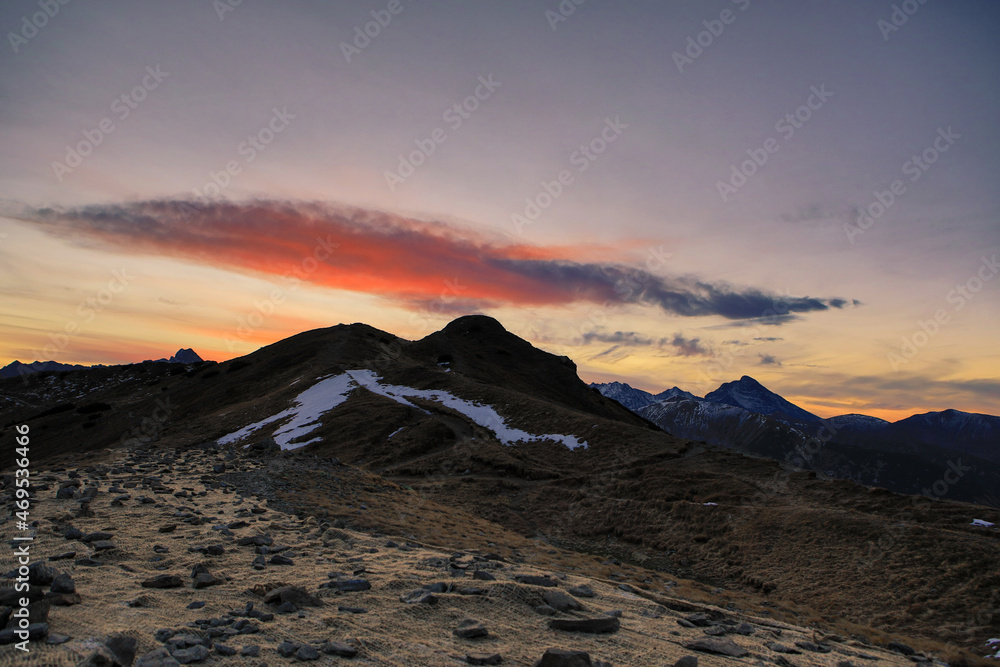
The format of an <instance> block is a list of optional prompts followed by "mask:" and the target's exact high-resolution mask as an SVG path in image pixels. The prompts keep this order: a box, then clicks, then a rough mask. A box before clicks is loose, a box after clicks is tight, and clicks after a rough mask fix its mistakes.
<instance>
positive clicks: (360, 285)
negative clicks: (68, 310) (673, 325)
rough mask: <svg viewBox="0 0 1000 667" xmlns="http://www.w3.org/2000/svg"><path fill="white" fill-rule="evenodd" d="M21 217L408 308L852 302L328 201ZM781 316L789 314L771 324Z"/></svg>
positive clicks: (702, 312)
mask: <svg viewBox="0 0 1000 667" xmlns="http://www.w3.org/2000/svg"><path fill="white" fill-rule="evenodd" d="M18 217H19V218H20V219H22V220H27V221H30V222H33V223H35V224H36V225H37V226H38V227H40V228H41V229H43V230H44V231H46V232H47V233H49V234H51V235H54V236H59V237H63V238H67V239H70V240H72V241H74V242H76V243H78V244H82V245H86V246H89V247H97V248H103V249H111V250H119V251H122V252H129V253H147V254H152V255H161V256H167V257H173V258H177V259H182V260H186V261H191V262H197V263H200V264H207V265H211V266H215V267H218V268H224V269H228V270H234V271H241V272H245V273H252V274H258V275H259V274H264V275H270V276H272V277H274V278H280V279H282V280H284V281H289V282H294V281H299V282H303V281H304V282H309V283H312V284H315V285H318V286H322V287H328V288H333V289H341V290H349V291H355V292H364V293H368V294H376V295H379V296H383V297H385V298H389V299H393V300H396V301H398V302H400V303H402V304H404V305H406V306H408V307H410V308H413V309H422V308H426V307H427V305H428V304H442V305H443V306H445V307H448V309H449V310H450V311H454V312H465V310H466V309H471V310H478V309H482V308H484V307H487V306H495V305H520V306H545V305H557V304H567V303H573V302H590V303H600V304H612V305H614V304H639V305H645V306H651V307H657V308H660V309H661V310H663V311H664V312H666V313H669V314H672V315H679V316H683V317H697V316H711V315H715V316H720V317H723V318H726V319H730V320H748V319H751V320H753V319H755V318H757V319H756V320H755V321H763V322H764V323H766V324H783V323H786V322H788V321H791V320H793V319H795V318H797V317H798V316H797V315H794V313H806V312H813V311H824V310H828V309H830V308H840V307H842V305H843V304H844V303H845V301H844V300H843V299H839V298H834V299H820V298H813V297H807V296H805V297H791V296H776V295H773V294H769V293H767V292H764V291H762V290H759V289H755V288H752V287H746V288H739V287H734V286H731V285H729V284H727V283H724V282H711V281H707V280H703V279H699V278H697V277H692V276H652V277H650V276H649V274H648V273H646V272H644V271H642V269H640V268H638V267H631V266H627V265H624V264H617V263H602V262H595V261H587V260H584V259H575V258H574V250H573V248H572V247H544V246H528V245H524V244H514V243H507V242H505V241H503V240H501V239H498V238H496V237H495V236H489V235H487V234H485V233H483V232H479V231H476V230H472V229H468V228H461V227H458V226H456V225H452V224H444V223H440V222H428V221H423V220H417V219H413V218H407V217H402V216H398V215H394V214H390V213H385V212H380V211H374V210H367V209H359V208H350V207H345V206H338V205H334V204H327V203H305V202H282V201H267V200H264V201H250V202H243V203H234V202H228V201H212V202H203V201H185V200H155V201H143V202H129V203H123V204H113V205H97V206H86V207H80V208H70V209H61V208H60V209H55V208H44V209H28V210H25V211H23V212H21V213H20V214H19V215H18ZM579 254H580V256H581V257H582V256H583V255H585V254H586V253H584V252H582V251H581V252H580V253H579ZM775 312H777V313H782V314H780V315H771V316H770V317H768V315H769V313H770V314H773V313H775Z"/></svg>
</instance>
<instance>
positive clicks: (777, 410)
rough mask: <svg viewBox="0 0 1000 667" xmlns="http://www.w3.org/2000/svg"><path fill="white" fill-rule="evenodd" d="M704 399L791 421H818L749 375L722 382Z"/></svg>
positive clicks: (809, 413) (812, 415)
mask: <svg viewBox="0 0 1000 667" xmlns="http://www.w3.org/2000/svg"><path fill="white" fill-rule="evenodd" d="M705 400H706V401H712V402H714V403H724V404H726V405H732V406H735V407H737V408H743V409H744V410H748V411H750V412H756V413H757V414H761V415H768V416H772V417H776V418H778V419H784V420H787V421H792V422H815V421H819V417H817V416H816V415H814V414H812V413H811V412H807V411H806V410H803V409H802V408H800V407H799V406H797V405H795V404H793V403H790V402H789V401H786V400H785V399H784V398H782V397H781V396H779V395H778V394H776V393H774V392H773V391H771V390H770V389H768V388H767V387H765V386H764V385H762V384H761V383H760V382H758V381H757V380H755V379H753V378H752V377H750V376H749V375H744V376H743V377H741V378H740V379H739V380H736V381H733V382H726V383H724V384H722V385H721V386H720V387H719V388H718V389H716V390H715V391H713V392H710V393H708V394H705Z"/></svg>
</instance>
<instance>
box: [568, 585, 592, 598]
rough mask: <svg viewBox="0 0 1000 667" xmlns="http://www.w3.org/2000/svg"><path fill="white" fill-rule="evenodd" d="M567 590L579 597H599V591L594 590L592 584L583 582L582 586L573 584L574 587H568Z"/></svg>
mask: <svg viewBox="0 0 1000 667" xmlns="http://www.w3.org/2000/svg"><path fill="white" fill-rule="evenodd" d="M567 592H568V593H569V594H570V595H572V596H573V597H578V598H593V597H597V593H595V592H594V589H592V588H591V587H590V586H587V585H586V584H581V585H580V586H573V587H572V588H570V589H568V591H567Z"/></svg>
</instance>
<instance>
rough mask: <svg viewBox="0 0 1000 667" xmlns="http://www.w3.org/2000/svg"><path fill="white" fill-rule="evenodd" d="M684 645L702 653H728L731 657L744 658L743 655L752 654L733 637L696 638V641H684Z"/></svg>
mask: <svg viewBox="0 0 1000 667" xmlns="http://www.w3.org/2000/svg"><path fill="white" fill-rule="evenodd" d="M683 646H684V648H686V649H691V650H692V651H701V652H702V653H713V654H716V655H727V656H729V657H731V658H742V657H743V656H745V655H749V654H750V652H749V651H747V650H746V649H745V648H743V647H742V646H740V645H739V644H737V643H736V642H734V641H733V640H731V639H714V638H706V639H696V640H694V641H690V642H684V644H683Z"/></svg>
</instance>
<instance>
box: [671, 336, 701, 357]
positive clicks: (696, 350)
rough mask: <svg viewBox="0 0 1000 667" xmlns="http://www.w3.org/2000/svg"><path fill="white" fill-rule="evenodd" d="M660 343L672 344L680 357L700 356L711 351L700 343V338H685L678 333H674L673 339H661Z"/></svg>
mask: <svg viewBox="0 0 1000 667" xmlns="http://www.w3.org/2000/svg"><path fill="white" fill-rule="evenodd" d="M660 345H661V346H663V345H670V346H672V347H673V348H674V349H676V351H677V354H679V355H681V356H682V357H702V356H708V355H710V354H711V353H712V352H711V350H709V349H708V348H706V347H705V346H704V345H702V344H701V339H700V338H685V337H684V336H682V335H681V334H679V333H675V334H674V337H673V339H669V338H663V339H661V340H660Z"/></svg>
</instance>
